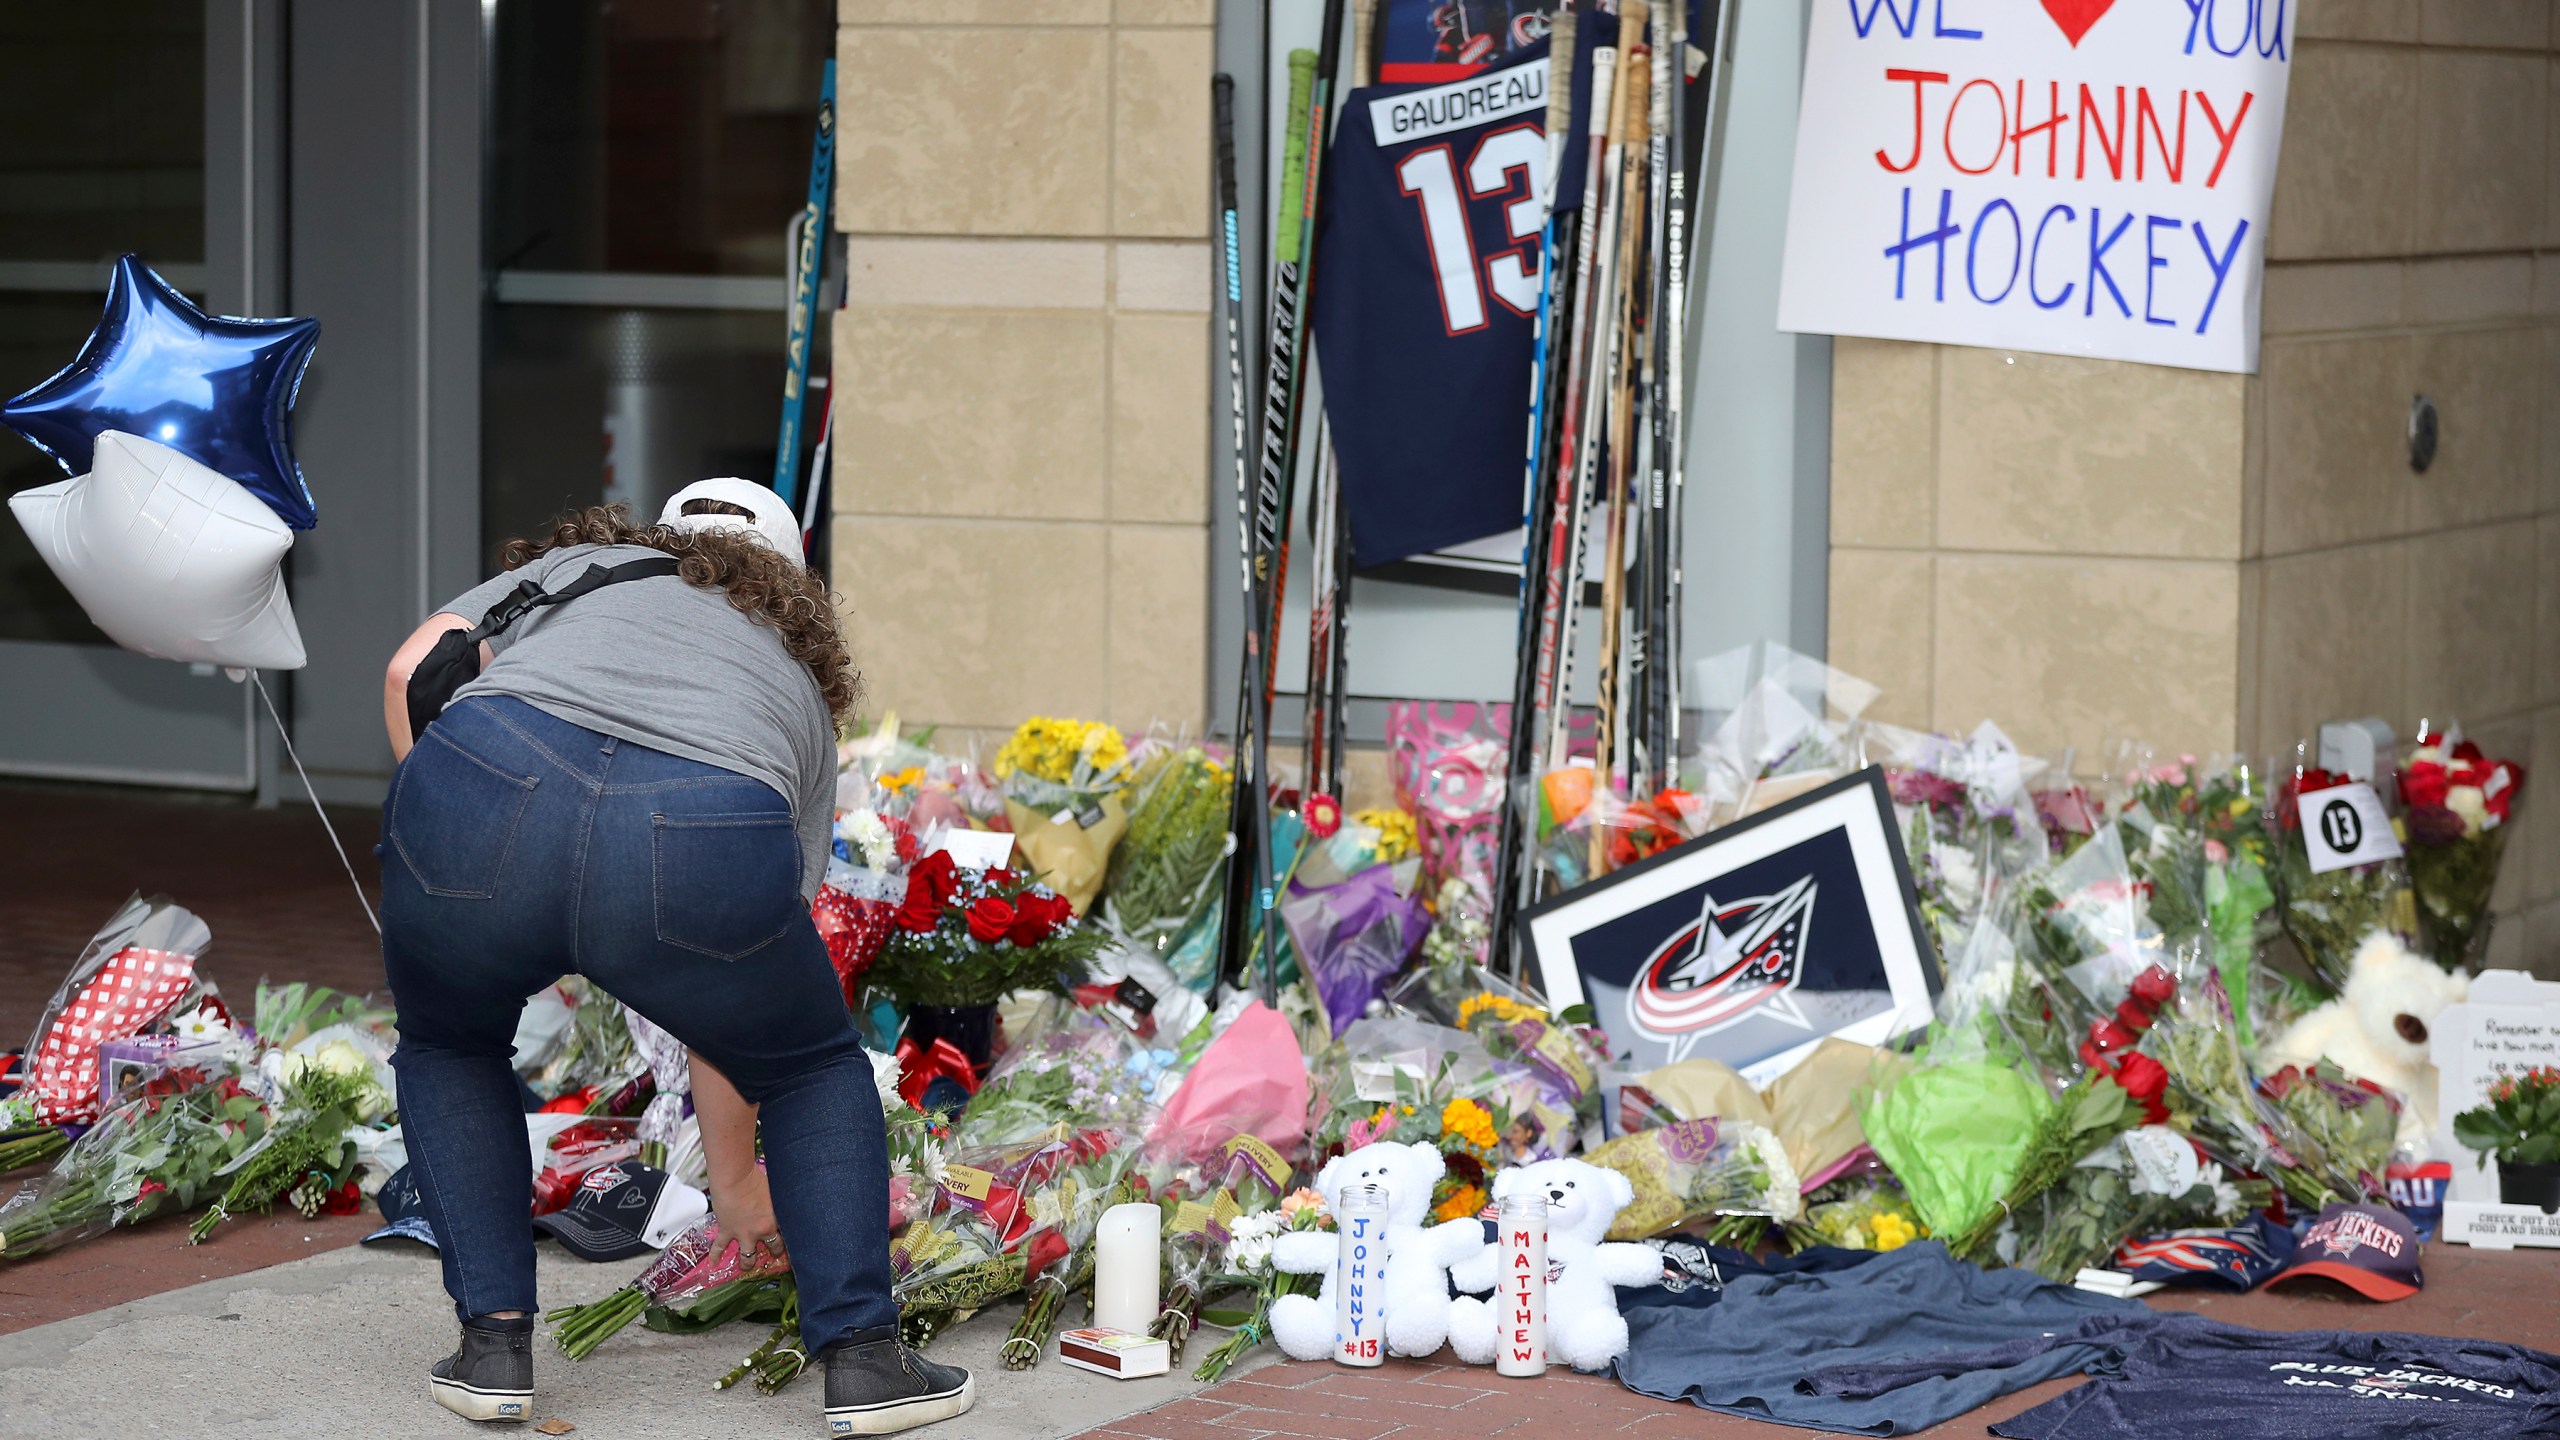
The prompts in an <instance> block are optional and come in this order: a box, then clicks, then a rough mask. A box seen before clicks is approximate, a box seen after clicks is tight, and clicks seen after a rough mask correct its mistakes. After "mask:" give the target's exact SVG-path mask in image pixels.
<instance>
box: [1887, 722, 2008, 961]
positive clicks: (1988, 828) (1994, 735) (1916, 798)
mask: <svg viewBox="0 0 2560 1440" xmlns="http://www.w3.org/2000/svg"><path fill="white" fill-rule="evenodd" d="M1862 744H1863V747H1864V749H1865V752H1866V756H1867V758H1868V759H1870V760H1872V761H1874V762H1876V763H1879V764H1881V765H1883V766H1884V767H1885V784H1886V787H1887V789H1889V790H1890V791H1891V792H1892V795H1893V803H1894V813H1895V817H1896V818H1897V819H1898V820H1899V821H1900V822H1901V827H1902V840H1903V850H1904V852H1905V854H1906V855H1908V856H1909V858H1910V862H1911V874H1912V881H1913V883H1914V885H1915V886H1916V887H1917V889H1918V891H1919V897H1920V914H1921V918H1923V919H1924V920H1926V921H1928V923H1929V926H1930V930H1931V932H1932V933H1933V934H1934V935H1935V937H1936V939H1937V942H1938V952H1939V954H1940V955H1942V956H1944V955H1947V954H1950V953H1952V952H1953V951H1954V949H1955V948H1956V946H1957V945H1958V944H1959V943H1961V940H1962V938H1963V936H1964V935H1965V934H1966V933H1967V932H1968V931H1969V930H1970V929H1971V928H1972V927H1973V925H1974V924H1975V923H1977V921H1978V920H1979V919H1980V918H1981V916H1982V914H1983V913H1984V911H1985V909H1986V908H1987V906H1988V905H1989V904H1990V902H1991V901H1992V899H1993V898H1994V897H1995V896H1997V895H1998V894H2000V893H2002V891H2003V890H2005V889H2006V888H2007V887H2008V886H2009V885H2011V884H2013V883H2015V882H2016V881H2017V880H2018V879H2019V878H2020V877H2021V876H2024V875H2026V874H2027V873H2028V872H2030V871H2032V870H2034V869H2036V868H2037V867H2039V866H2042V865H2044V864H2046V863H2047V860H2048V856H2049V850H2050V847H2049V845H2048V842H2047V839H2046V835H2045V830H2044V825H2043V820H2042V812H2041V811H2039V810H2038V808H2037V802H2036V799H2035V795H2034V792H2033V789H2032V786H2033V784H2034V783H2035V782H2036V781H2037V780H2038V779H2039V778H2040V777H2041V776H2042V774H2043V772H2044V771H2045V769H2046V768H2047V767H2046V765H2045V762H2044V761H2042V760H2040V759H2037V758H2035V757H2032V756H2027V755H2022V754H2020V753H2019V751H2018V748H2017V746H2016V745H2014V744H2012V743H2011V742H2010V740H2009V737H2008V736H2007V735H2005V734H2003V733H2002V732H2001V731H2000V729H1999V727H1998V726H1995V725H1992V724H1991V723H1989V722H1988V721H1986V722H1984V723H1983V724H1982V725H1980V726H1978V727H1976V729H1975V730H1974V732H1973V733H1972V734H1971V735H1969V736H1965V737H1963V738H1961V739H1959V738H1956V737H1953V736H1946V735H1931V734H1925V733H1922V732H1919V731H1912V730H1905V729H1902V728H1900V727H1899V726H1893V725H1882V724H1870V725H1867V726H1865V727H1864V729H1863V731H1862Z"/></svg>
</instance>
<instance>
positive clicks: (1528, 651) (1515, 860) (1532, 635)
mask: <svg viewBox="0 0 2560 1440" xmlns="http://www.w3.org/2000/svg"><path fill="white" fill-rule="evenodd" d="M1579 25H1580V17H1579V16H1578V15H1576V14H1575V12H1574V11H1572V10H1571V9H1564V10H1559V11H1557V12H1556V16H1555V20H1554V26H1553V28H1552V29H1550V30H1549V31H1548V32H1547V62H1548V63H1547V218H1546V223H1545V224H1544V225H1543V226H1542V227H1541V232H1542V233H1541V236H1540V239H1539V245H1538V313H1537V317H1536V319H1535V320H1534V321H1533V322H1532V328H1531V330H1530V332H1529V440H1528V446H1527V449H1528V460H1527V465H1526V467H1525V473H1524V474H1523V477H1522V481H1521V489H1522V491H1523V492H1524V493H1523V496H1522V500H1521V506H1520V600H1519V605H1520V614H1519V626H1518V632H1517V634H1516V636H1515V638H1514V640H1513V642H1512V665H1511V716H1510V721H1511V723H1510V729H1509V733H1508V734H1507V735H1506V736H1505V737H1504V739H1505V742H1506V744H1505V748H1504V752H1503V767H1502V828H1501V830H1500V831H1499V832H1498V838H1497V839H1496V842H1495V846H1494V865H1493V895H1492V901H1493V906H1492V911H1491V921H1492V924H1491V930H1492V935H1491V942H1492V943H1491V951H1490V953H1489V954H1488V955H1487V956H1486V963H1487V964H1488V965H1490V966H1491V967H1492V969H1493V970H1494V972H1495V973H1496V974H1502V973H1506V972H1508V973H1511V974H1512V976H1513V978H1514V979H1517V978H1518V975H1517V971H1516V970H1514V969H1513V968H1512V966H1511V963H1510V959H1509V957H1510V954H1511V934H1510V930H1511V927H1510V924H1509V922H1508V919H1507V917H1508V916H1509V915H1510V914H1511V913H1512V911H1513V910H1514V909H1516V908H1517V907H1518V905H1519V899H1520V893H1521V891H1520V882H1519V869H1520V857H1521V852H1522V850H1523V849H1524V847H1525V846H1526V843H1527V836H1528V832H1529V830H1530V828H1531V827H1533V826H1534V825H1535V824H1536V823H1537V815H1538V802H1537V797H1536V795H1535V793H1534V791H1533V789H1532V787H1533V786H1534V785H1536V783H1537V776H1536V773H1535V767H1534V766H1533V765H1532V763H1531V761H1530V758H1529V747H1530V737H1532V736H1533V735H1535V734H1536V733H1537V731H1536V727H1535V717H1534V715H1533V714H1532V713H1531V712H1532V711H1533V710H1534V709H1535V708H1536V705H1537V688H1538V655H1537V650H1538V639H1539V634H1540V617H1541V614H1542V609H1541V602H1542V600H1543V598H1544V596H1545V594H1546V588H1547V578H1546V577H1547V569H1548V564H1547V562H1548V558H1549V557H1548V550H1547V547H1546V546H1544V545H1541V544H1539V543H1538V540H1539V527H1540V524H1541V522H1542V521H1544V520H1545V518H1546V514H1547V511H1548V510H1549V509H1551V508H1553V506H1554V504H1555V479H1556V475H1555V468H1554V467H1553V466H1551V465H1548V464H1547V463H1546V458H1547V440H1548V430H1549V427H1550V425H1551V424H1552V423H1553V421H1554V419H1555V404H1554V401H1553V398H1552V397H1551V396H1550V395H1549V393H1548V392H1549V391H1551V390H1555V389H1557V388H1559V387H1558V386H1557V384H1556V381H1557V377H1558V375H1559V373H1560V370H1561V367H1559V366H1557V365H1554V364H1552V363H1551V362H1550V361H1549V359H1548V355H1547V351H1548V348H1549V346H1550V345H1551V344H1552V343H1553V337H1554V336H1555V335H1556V334H1557V333H1558V332H1559V331H1561V329H1562V328H1563V326H1562V318H1563V314H1564V306H1565V301H1566V299H1567V296H1566V293H1565V287H1564V286H1562V285H1559V284H1557V283H1556V263H1557V254H1556V251H1557V244H1556V232H1557V231H1558V230H1559V229H1560V228H1561V227H1560V226H1558V225H1557V223H1556V207H1555V199H1556V187H1557V186H1558V185H1561V184H1562V183H1563V182H1564V152H1565V145H1566V143H1567V142H1568V141H1569V140H1570V139H1571V138H1572V130H1573V66H1574V58H1575V57H1574V36H1575V33H1576V30H1577V28H1578V26H1579Z"/></svg>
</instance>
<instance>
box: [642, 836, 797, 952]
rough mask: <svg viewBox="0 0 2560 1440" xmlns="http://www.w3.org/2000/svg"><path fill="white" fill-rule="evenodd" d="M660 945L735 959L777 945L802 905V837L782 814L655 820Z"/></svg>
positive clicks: (655, 886)
mask: <svg viewBox="0 0 2560 1440" xmlns="http://www.w3.org/2000/svg"><path fill="white" fill-rule="evenodd" d="M650 830H651V835H650V844H651V846H652V847H653V852H654V853H653V854H652V856H651V862H652V875H651V884H652V887H653V889H654V891H655V895H654V901H655V904H656V907H657V926H658V939H659V940H660V941H662V942H664V943H666V944H669V945H678V946H682V947H683V948H685V949H687V950H692V951H696V952H698V953H700V954H704V955H709V956H712V957H713V958H715V959H720V960H736V959H739V958H741V957H743V956H746V955H749V954H752V953H754V952H755V951H757V950H761V949H763V948H764V947H765V946H767V945H769V944H771V943H773V942H774V941H775V940H776V939H779V938H780V937H781V936H782V934H783V932H784V931H786V930H788V929H789V928H790V927H791V923H792V922H793V921H794V920H797V919H801V918H803V917H805V916H806V915H807V913H808V912H807V911H805V910H803V909H802V908H801V905H800V837H799V832H798V831H797V830H795V829H794V828H793V827H792V823H791V816H790V815H789V814H788V813H785V812H778V811H770V810H768V811H762V812H758V813H751V814H739V815H667V814H659V815H654V816H652V817H650Z"/></svg>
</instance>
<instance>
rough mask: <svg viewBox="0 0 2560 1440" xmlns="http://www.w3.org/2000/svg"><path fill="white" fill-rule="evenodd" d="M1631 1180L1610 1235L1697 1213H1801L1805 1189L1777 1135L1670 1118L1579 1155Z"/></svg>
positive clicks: (1650, 1230)
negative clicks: (1628, 1197)
mask: <svg viewBox="0 0 2560 1440" xmlns="http://www.w3.org/2000/svg"><path fill="white" fill-rule="evenodd" d="M1583 1158H1584V1159H1586V1160H1588V1161H1590V1162H1591V1163H1592V1164H1594V1165H1598V1166H1600V1167H1602V1168H1603V1169H1608V1170H1615V1171H1617V1172H1618V1173H1619V1174H1621V1175H1624V1176H1626V1177H1627V1180H1628V1182H1629V1183H1630V1184H1632V1185H1633V1186H1634V1187H1635V1192H1636V1198H1635V1203H1633V1204H1631V1205H1629V1206H1627V1207H1626V1208H1625V1209H1623V1210H1621V1211H1619V1212H1618V1218H1617V1221H1616V1223H1615V1224H1613V1225H1611V1226H1610V1227H1609V1238H1610V1239H1612V1240H1641V1239H1643V1238H1644V1237H1645V1236H1647V1235H1659V1234H1661V1233H1662V1232H1663V1231H1665V1230H1669V1229H1671V1228H1672V1227H1674V1226H1676V1225H1679V1224H1682V1223H1683V1222H1686V1221H1689V1220H1693V1219H1696V1218H1698V1217H1700V1216H1703V1215H1765V1216H1768V1217H1769V1218H1771V1219H1773V1220H1777V1221H1780V1222H1785V1221H1788V1220H1793V1219H1794V1218H1796V1216H1797V1215H1798V1214H1800V1213H1802V1211H1803V1208H1804V1194H1803V1191H1802V1190H1801V1188H1800V1187H1799V1186H1798V1184H1797V1181H1796V1171H1795V1165H1794V1164H1793V1162H1791V1161H1789V1160H1788V1159H1787V1148H1786V1146H1784V1145H1783V1144H1780V1143H1779V1141H1778V1137H1777V1136H1776V1135H1774V1134H1772V1133H1770V1132H1769V1131H1768V1130H1766V1129H1764V1128H1763V1127H1761V1126H1758V1125H1754V1124H1751V1123H1750V1122H1748V1121H1740V1120H1735V1121H1723V1120H1713V1119H1707V1120H1677V1121H1673V1122H1672V1123H1671V1124H1668V1125H1662V1126H1657V1127H1655V1128H1654V1129H1651V1130H1646V1131H1644V1132H1642V1133H1640V1134H1635V1135H1621V1136H1619V1137H1618V1138H1617V1139H1615V1140H1610V1141H1607V1142H1605V1143H1604V1144H1602V1145H1601V1146H1599V1147H1598V1148H1597V1149H1595V1150H1593V1151H1591V1152H1590V1153H1589V1154H1588V1155H1585V1156H1584V1157H1583Z"/></svg>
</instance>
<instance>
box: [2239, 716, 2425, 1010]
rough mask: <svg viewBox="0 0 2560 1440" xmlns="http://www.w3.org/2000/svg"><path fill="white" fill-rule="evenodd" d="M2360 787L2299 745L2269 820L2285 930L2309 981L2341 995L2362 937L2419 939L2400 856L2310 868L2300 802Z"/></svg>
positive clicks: (2410, 942) (2406, 868) (2406, 871)
mask: <svg viewBox="0 0 2560 1440" xmlns="http://www.w3.org/2000/svg"><path fill="white" fill-rule="evenodd" d="M2359 783H2361V782H2359V781H2357V780H2355V779H2353V778H2352V777H2350V776H2347V775H2343V774H2339V773H2336V772H2333V771H2329V770H2324V769H2322V768H2320V767H2319V766H2317V765H2314V764H2312V763H2310V747H2309V746H2308V745H2307V744H2305V745H2301V746H2297V747H2296V750H2295V755H2294V763H2293V769H2292V773H2291V774H2289V775H2288V776H2286V777H2285V779H2284V781H2283V783H2282V784H2280V785H2279V786H2278V787H2277V788H2276V793H2275V804H2274V813H2273V814H2272V816H2271V817H2270V828H2271V829H2272V830H2273V831H2274V834H2275V850H2276V896H2277V901H2278V910H2279V914H2280V915H2281V916H2282V917H2283V921H2284V930H2285V933H2286V934H2287V935H2290V936H2292V937H2293V943H2294V945H2295V946H2296V947H2297V948H2299V949H2300V950H2301V951H2302V958H2303V959H2304V960H2306V961H2308V962H2309V963H2310V966H2311V972H2312V975H2313V978H2314V979H2316V980H2317V981H2318V982H2319V984H2320V985H2321V987H2322V988H2324V989H2325V990H2327V991H2328V992H2329V993H2330V994H2332V995H2338V994H2344V993H2345V992H2346V988H2347V975H2348V972H2349V971H2350V970H2351V969H2352V968H2353V967H2354V963H2355V954H2356V947H2357V946H2359V945H2362V944H2363V943H2364V939H2365V937H2366V936H2368V935H2371V934H2372V933H2374V932H2375V931H2377V930H2387V931H2389V932H2391V933H2392V934H2393V935H2396V936H2398V937H2399V938H2400V941H2401V943H2403V944H2406V945H2411V946H2415V945H2416V944H2417V941H2418V902H2417V894H2416V892H2415V891H2413V890H2412V889H2411V888H2410V886H2409V866H2408V862H2407V861H2406V860H2404V859H2403V858H2402V857H2400V856H2398V855H2393V856H2389V857H2387V858H2385V859H2380V860H2372V861H2367V862H2365V863H2363V864H2359V865H2348V866H2343V867H2340V868H2338V869H2333V870H2325V871H2324V870H2314V869H2313V868H2312V863H2313V862H2312V855H2311V846H2310V842H2309V841H2308V840H2307V839H2306V838H2305V837H2304V836H2303V833H2302V810H2303V805H2302V798H2303V797H2304V796H2309V795H2317V794H2319V793H2320V792H2321V791H2324V790H2330V789H2335V788H2337V787H2339V786H2344V785H2354V784H2359ZM2386 798H2387V797H2386Z"/></svg>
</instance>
